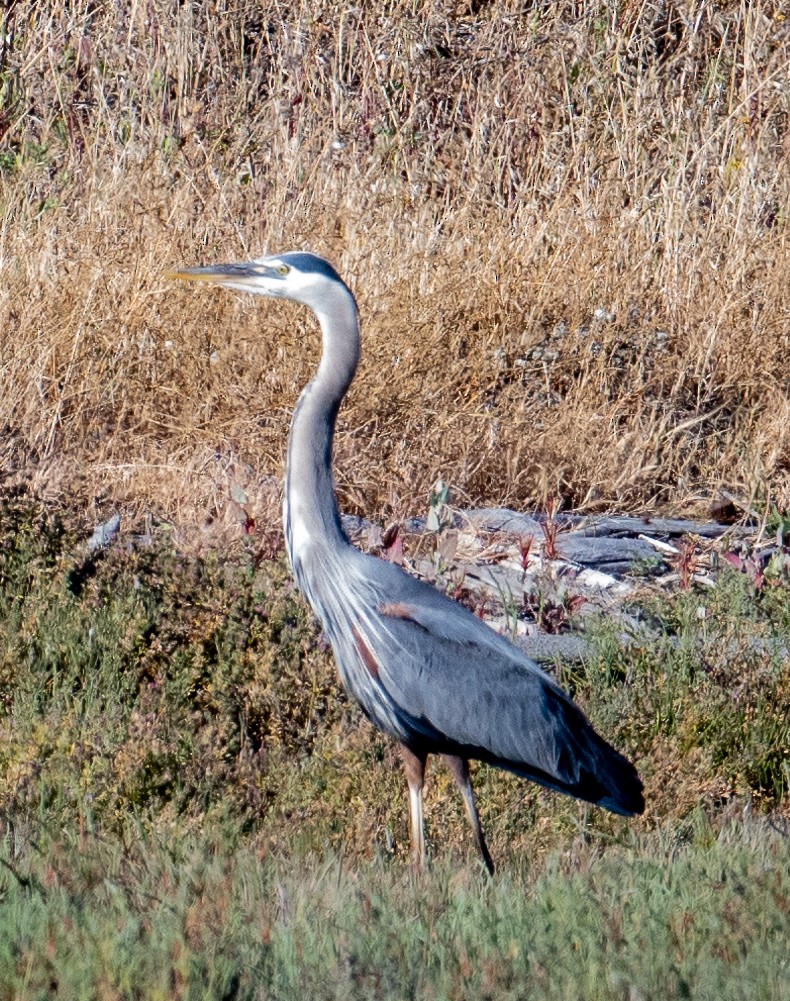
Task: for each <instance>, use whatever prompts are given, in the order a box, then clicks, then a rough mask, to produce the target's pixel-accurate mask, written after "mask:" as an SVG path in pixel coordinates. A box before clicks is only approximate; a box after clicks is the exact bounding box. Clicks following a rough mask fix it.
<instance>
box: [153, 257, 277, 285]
mask: <svg viewBox="0 0 790 1001" xmlns="http://www.w3.org/2000/svg"><path fill="white" fill-rule="evenodd" d="M259 276H260V269H259V268H257V267H256V265H255V264H254V263H253V262H251V261H244V262H242V263H239V264H209V265H208V266H207V267H203V268H181V269H179V270H178V271H166V272H165V278H176V279H178V280H180V281H185V282H208V283H209V284H211V285H219V284H221V283H222V282H237V283H238V284H239V285H245V284H247V283H250V284H251V283H252V282H253V281H254V280H255V278H257V277H259Z"/></svg>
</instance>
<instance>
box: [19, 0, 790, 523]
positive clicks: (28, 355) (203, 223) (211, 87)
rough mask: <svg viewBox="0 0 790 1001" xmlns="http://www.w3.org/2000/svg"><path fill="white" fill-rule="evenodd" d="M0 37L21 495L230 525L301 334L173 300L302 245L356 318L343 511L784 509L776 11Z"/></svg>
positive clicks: (296, 369) (784, 136) (393, 9)
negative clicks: (441, 500)
mask: <svg viewBox="0 0 790 1001" xmlns="http://www.w3.org/2000/svg"><path fill="white" fill-rule="evenodd" d="M0 31H1V37H0V95H1V97H0V100H1V101H2V104H1V106H0V203H1V204H2V222H0V277H1V279H2V280H1V281H0V373H1V377H2V385H3V394H2V399H0V428H2V458H3V460H4V462H5V464H6V466H7V467H8V468H9V469H10V470H12V471H14V472H15V473H17V474H18V475H24V476H26V477H29V476H31V475H32V476H33V477H34V478H35V479H36V481H37V484H38V486H39V487H40V488H46V489H48V490H49V491H52V492H55V493H62V494H67V495H69V496H71V497H74V496H75V495H79V496H83V497H85V498H87V499H93V498H95V499H97V503H98V504H99V506H101V504H102V502H103V500H104V499H106V498H109V499H112V501H113V503H115V504H119V503H120V504H125V505H128V506H130V507H132V508H135V509H136V510H148V509H153V510H155V511H157V512H159V513H161V514H165V515H167V516H168V517H170V518H173V519H176V520H178V521H179V522H181V523H189V524H196V525H201V526H202V525H204V524H206V523H209V522H212V523H216V522H217V521H218V520H219V521H222V520H223V519H227V518H228V517H231V518H232V510H231V509H232V501H233V498H232V491H233V489H234V484H235V483H236V480H237V476H236V472H235V471H236V470H239V469H241V470H246V471H248V472H245V473H244V476H243V477H242V478H244V477H247V480H249V476H248V473H249V471H250V470H255V474H254V475H255V476H257V477H261V478H266V477H278V476H279V474H280V472H281V466H282V455H283V447H284V439H285V434H286V430H287V425H288V419H289V415H290V411H291V408H292V407H293V404H294V402H295V399H296V395H297V393H298V391H299V389H300V387H301V386H302V384H303V383H304V381H305V379H306V378H307V376H308V374H309V372H310V368H311V365H312V364H313V361H314V358H315V355H316V353H317V350H318V341H317V338H316V337H315V336H314V333H313V328H312V321H311V318H310V317H309V316H307V315H305V314H304V313H303V312H300V311H299V310H297V309H296V308H295V307H284V308H279V307H277V306H275V305H274V304H272V303H255V302H253V301H251V300H246V299H241V298H236V297H234V296H233V295H230V294H222V293H216V292H208V291H206V292H203V291H196V290H194V289H181V288H177V287H173V286H171V285H169V284H168V283H167V281H166V280H165V279H164V278H163V277H162V275H163V272H164V271H165V270H166V269H167V268H168V267H171V266H173V265H178V264H193V263H209V262H212V261H216V260H222V259H228V258H231V259H235V258H239V257H246V256H253V255H257V254H259V253H261V252H263V251H264V250H268V251H270V252H272V251H275V250H277V249H283V248H293V247H306V248H310V249H312V250H315V251H317V252H320V253H323V254H325V255H327V256H328V257H330V258H331V259H332V260H333V261H334V262H335V263H336V265H337V266H338V267H339V269H340V270H341V272H342V273H343V274H344V275H345V276H346V277H347V279H348V281H349V283H350V284H351V285H352V287H353V288H354V290H355V291H356V293H357V296H358V298H359V301H360V307H361V311H362V315H363V325H364V326H363V330H364V334H365V344H364V357H363V365H362V369H361V371H360V375H359V378H358V381H357V383H356V384H355V386H354V388H353V390H352V393H351V396H350V398H349V400H348V403H347V405H346V407H345V408H344V410H343V412H342V414H341V422H342V427H341V431H340V435H339V442H338V461H337V470H338V474H337V475H338V483H339V488H340V492H341V495H342V496H341V503H342V505H343V507H344V508H345V509H347V510H352V511H357V512H364V513H365V514H366V515H368V516H371V517H376V516H379V517H392V516H399V515H402V514H406V513H415V511H418V510H422V509H424V506H425V501H426V498H427V496H428V493H429V489H430V486H431V484H432V483H433V482H434V481H435V480H436V479H437V478H438V477H439V476H441V477H442V478H443V479H444V480H445V481H446V482H447V483H449V484H451V486H452V488H453V491H454V495H455V497H456V498H458V497H465V498H466V499H468V500H469V501H471V502H473V503H476V502H503V501H504V502H508V503H511V504H513V505H517V506H522V507H523V506H527V507H528V506H530V505H533V504H535V503H540V502H542V501H545V499H546V498H547V497H548V496H550V495H557V496H560V497H562V499H563V501H564V503H565V505H566V507H567V506H577V507H578V506H582V507H586V508H588V509H589V508H595V507H606V506H610V505H615V504H617V505H620V506H621V507H631V508H635V507H640V508H649V507H655V506H662V507H673V508H675V509H680V508H686V509H688V508H690V507H693V506H694V505H696V504H699V503H705V502H707V500H708V499H710V498H712V497H713V496H714V495H715V493H716V491H717V490H718V489H719V488H720V487H726V488H728V489H730V490H732V491H734V492H735V493H736V494H738V495H741V496H742V497H743V498H744V501H745V502H746V503H749V502H757V501H763V502H765V503H767V502H768V500H769V495H770V498H771V499H772V500H773V501H774V502H776V503H778V505H779V507H780V508H784V507H786V506H787V503H788V500H790V497H788V494H789V493H790V477H789V476H788V459H790V454H789V453H788V432H787V427H788V418H790V400H789V398H788V380H787V357H788V349H789V348H790V324H789V323H788V306H787V292H786V275H787V273H788V263H789V262H788V256H789V255H788V240H787V205H788V204H790V190H788V189H789V188H790V180H789V179H788V177H789V175H788V171H787V157H788V148H790V147H789V146H788V143H789V142H790V140H788V129H787V115H788V98H789V96H790V84H789V83H788V73H787V66H788V63H790V20H786V18H785V15H784V13H783V12H782V8H781V7H780V6H779V5H776V4H773V3H768V2H764V0H757V2H755V3H750V4H747V3H745V2H734V3H730V2H725V3H721V4H717V5H712V4H707V3H702V2H700V0H693V2H692V0H687V2H670V3H663V2H662V3H659V2H645V3H643V4H637V5H635V4H630V3H629V4H624V5H620V6H619V7H615V8H612V7H609V6H605V5H602V4H594V3H589V2H586V3H574V4H570V3H549V4H542V5H531V4H528V5H524V4H521V3H518V4H516V3H512V2H507V0H498V2H491V3H475V4H466V3H453V2H451V0H435V2H427V0H426V2H423V3H420V4H414V3H401V2H396V3H391V4H387V5H383V6H378V5H372V6H369V5H364V4H363V5H357V6H354V7H351V6H348V5H344V4H340V3H337V2H332V0H324V2H319V3H317V4H316V3H314V2H311V3H309V4H308V3H306V2H294V3H289V4H282V3H277V4H275V3H266V2H264V3H259V2H255V3H253V2H252V0H235V2H229V0H215V2H210V0H206V2H202V3H198V2H194V3H190V4H184V5H178V6H174V5H172V4H164V3H161V2H159V0H152V2H145V3H142V2H139V0H117V2H115V3H112V4H109V3H100V4H87V3H86V4H77V3H69V2H66V0H49V2H46V3H39V2H35V3H34V2H32V0H18V2H17V3H15V4H13V5H10V6H8V7H7V8H6V9H5V11H4V12H3V14H2V28H1V29H0ZM229 470H230V472H229ZM249 475H252V474H249ZM247 480H245V483H246V482H247ZM266 482H268V481H266ZM242 489H246V486H245V485H244V484H242ZM266 505H269V506H271V509H272V510H274V508H275V507H276V499H275V500H273V501H271V503H270V501H269V500H266V501H265V506H266ZM229 510H230V511H231V514H228V511H229ZM267 510H268V507H267ZM272 517H273V516H272Z"/></svg>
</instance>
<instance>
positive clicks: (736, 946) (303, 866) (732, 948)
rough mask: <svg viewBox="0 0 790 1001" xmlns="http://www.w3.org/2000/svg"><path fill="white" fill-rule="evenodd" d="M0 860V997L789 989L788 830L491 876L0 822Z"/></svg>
mask: <svg viewBox="0 0 790 1001" xmlns="http://www.w3.org/2000/svg"><path fill="white" fill-rule="evenodd" d="M2 857H3V859H4V861H5V864H6V866H10V865H11V864H13V870H11V868H6V871H5V872H4V873H3V874H2V875H0V893H1V894H2V907H0V997H9V998H10V997H14V998H16V999H18V1001H23V999H25V1001H26V999H33V998H46V997H53V998H54V997H68V998H94V997H113V998H135V997H145V998H147V999H156V998H193V997H194V998H197V997H200V998H278V999H289V998H293V999H303V998H310V999H313V1001H318V999H323V998H327V999H328V998H344V999H346V998H359V999H373V998H382V999H383V998H393V999H394V998H414V999H422V998H436V999H439V998H442V999H444V998H447V999H450V998H469V997H472V998H491V999H494V998H497V999H499V998H513V999H517V998H518V999H522V998H557V999H563V1001H564V999H567V998H585V999H588V1001H593V999H620V998H633V997H640V998H678V997H693V998H710V999H717V1001H725V999H728V998H732V999H733V1001H735V999H737V1001H742V999H743V998H750V999H751V998H776V999H779V998H787V997H790V969H788V966H789V964H790V961H789V960H788V954H787V947H786V946H787V933H788V929H789V928H790V924H789V913H788V910H789V908H790V841H788V838H787V837H786V836H784V837H781V836H779V835H778V834H776V833H774V832H771V831H770V830H769V829H768V828H767V827H766V826H764V825H762V824H757V823H755V822H751V823H745V824H744V823H737V824H732V825H730V826H728V827H727V828H726V829H724V830H723V831H722V832H721V833H720V834H719V836H718V837H716V838H713V839H712V840H711V841H710V842H706V841H698V842H696V843H693V844H691V845H688V846H686V847H683V848H679V847H678V845H677V844H674V843H672V844H668V843H666V842H664V841H663V840H662V837H661V836H659V835H654V836H651V837H647V838H641V839H634V842H633V844H632V845H631V846H630V847H629V848H622V849H616V850H612V851H609V852H607V853H605V854H604V855H599V854H598V853H597V852H594V851H590V850H586V851H583V852H582V853H581V855H580V856H579V857H578V858H577V859H575V860H574V862H573V864H569V862H568V860H567V859H566V858H563V857H562V856H554V857H552V858H551V859H550V860H549V862H548V864H547V865H545V866H544V867H542V869H541V871H540V873H539V874H538V875H537V876H536V877H535V878H533V879H530V880H525V879H523V878H521V877H519V876H518V875H516V874H511V873H505V874H504V875H503V876H502V877H500V878H498V879H496V880H495V881H492V882H490V881H488V880H487V878H485V877H484V876H483V875H482V874H481V873H479V872H477V871H475V870H474V869H469V868H462V869H461V870H460V871H458V870H456V869H455V868H454V867H452V866H450V865H448V864H445V863H440V864H437V865H436V866H434V867H433V868H432V870H431V872H430V873H428V874H426V875H425V876H424V877H423V878H422V879H414V878H413V877H411V876H410V875H409V873H408V871H407V870H405V869H404V868H403V867H401V866H399V865H397V864H393V863H392V862H390V861H388V860H385V859H382V858H378V859H376V860H374V861H372V862H369V863H365V864H363V865H362V866H354V867H353V868H347V867H346V865H345V863H344V860H343V859H342V857H340V856H337V855H330V856H328V857H326V858H324V859H322V860H318V859H317V858H315V857H311V858H308V859H295V858H274V857H271V856H267V857H263V858H262V857H261V856H260V855H257V854H255V853H254V852H252V851H250V850H248V849H245V848H239V847H238V846H235V845H233V844H227V843H222V842H221V841H214V842H212V841H210V840H208V839H207V838H205V837H204V838H200V839H188V838H186V839H175V840H173V839H164V838H162V839H156V840H153V841H152V840H148V839H143V840H139V841H136V842H134V843H133V844H132V845H123V844H120V843H117V842H113V843H108V842H106V841H103V840H100V839H96V838H93V837H90V836H85V837H83V838H81V839H79V840H73V841H60V842H59V843H57V844H54V845H53V844H46V845H37V846H36V848H35V849H33V848H32V847H31V845H30V843H29V842H26V840H25V838H24V837H23V836H22V835H20V834H18V833H15V834H14V835H9V836H7V838H6V841H5V844H4V845H3V855H2ZM9 857H10V858H11V859H13V863H10V862H9V861H8V860H9Z"/></svg>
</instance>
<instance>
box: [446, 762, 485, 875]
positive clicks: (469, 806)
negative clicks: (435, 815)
mask: <svg viewBox="0 0 790 1001" xmlns="http://www.w3.org/2000/svg"><path fill="white" fill-rule="evenodd" d="M442 757H443V758H444V760H445V761H446V762H447V767H448V768H449V769H450V773H451V774H452V776H453V778H454V779H455V781H456V783H457V785H458V788H459V789H460V790H461V795H462V796H463V798H464V806H465V807H466V815H467V816H468V817H469V823H470V824H471V825H472V830H473V831H474V832H475V841H476V842H477V850H478V851H479V852H480V857H481V858H482V860H483V862H484V863H485V867H486V869H488V871H489V873H490V874H491V875H492V876H493V875H494V863H493V862H492V861H491V856H490V855H489V853H488V845H486V839H485V837H484V836H483V828H482V825H481V824H480V815H479V814H478V812H477V805H476V803H475V794H474V792H473V791H472V780H471V778H470V777H469V762H468V761H467V760H466V758H459V757H458V756H457V755H455V754H443V755H442Z"/></svg>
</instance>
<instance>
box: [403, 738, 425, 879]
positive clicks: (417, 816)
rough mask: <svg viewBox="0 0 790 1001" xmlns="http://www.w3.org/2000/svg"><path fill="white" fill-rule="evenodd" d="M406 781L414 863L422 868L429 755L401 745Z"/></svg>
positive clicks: (423, 863)
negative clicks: (426, 775)
mask: <svg viewBox="0 0 790 1001" xmlns="http://www.w3.org/2000/svg"><path fill="white" fill-rule="evenodd" d="M400 753H401V758H402V759H403V768H404V771H405V772H406V781H407V782H408V783H409V831H410V836H411V861H412V865H414V866H416V867H417V868H418V869H422V868H423V866H424V865H425V827H424V824H423V816H422V787H423V784H424V783H425V762H426V760H427V758H428V755H427V754H425V753H423V752H422V751H414V750H412V749H411V748H410V747H407V746H406V745H405V744H401V745H400Z"/></svg>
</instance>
